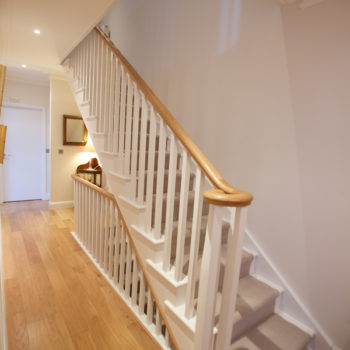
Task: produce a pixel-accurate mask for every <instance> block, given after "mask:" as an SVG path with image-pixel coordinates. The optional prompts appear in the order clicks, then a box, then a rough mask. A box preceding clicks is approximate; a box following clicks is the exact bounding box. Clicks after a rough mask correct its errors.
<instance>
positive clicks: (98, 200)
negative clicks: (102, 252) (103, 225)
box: [94, 192, 101, 257]
mask: <svg viewBox="0 0 350 350" xmlns="http://www.w3.org/2000/svg"><path fill="white" fill-rule="evenodd" d="M95 202H96V211H95V213H96V214H95V215H96V218H95V227H94V230H95V243H94V245H95V249H94V251H95V257H98V253H99V239H98V236H99V235H98V233H99V227H100V217H101V196H100V194H99V192H96V195H95Z"/></svg>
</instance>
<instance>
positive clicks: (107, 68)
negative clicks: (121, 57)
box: [103, 45, 111, 149]
mask: <svg viewBox="0 0 350 350" xmlns="http://www.w3.org/2000/svg"><path fill="white" fill-rule="evenodd" d="M105 51H106V53H105V60H104V64H105V76H104V109H103V117H104V128H103V132H104V133H108V129H109V101H110V98H109V93H110V83H111V61H110V55H111V54H110V52H109V49H108V46H107V45H105ZM104 146H105V149H106V143H105V145H104Z"/></svg>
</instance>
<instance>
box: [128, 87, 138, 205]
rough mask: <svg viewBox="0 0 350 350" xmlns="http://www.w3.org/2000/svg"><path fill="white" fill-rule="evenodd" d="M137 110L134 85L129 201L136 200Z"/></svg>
mask: <svg viewBox="0 0 350 350" xmlns="http://www.w3.org/2000/svg"><path fill="white" fill-rule="evenodd" d="M139 110H140V93H139V91H138V89H137V87H136V85H135V83H134V114H133V130H132V147H131V172H130V176H131V183H130V191H131V193H130V199H131V200H132V201H134V200H136V177H137V157H138V141H139V121H140V117H139V113H140V112H139Z"/></svg>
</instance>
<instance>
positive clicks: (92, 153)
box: [84, 134, 100, 167]
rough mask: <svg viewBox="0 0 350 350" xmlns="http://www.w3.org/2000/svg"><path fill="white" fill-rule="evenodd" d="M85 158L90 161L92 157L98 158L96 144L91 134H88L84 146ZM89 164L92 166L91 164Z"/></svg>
mask: <svg viewBox="0 0 350 350" xmlns="http://www.w3.org/2000/svg"><path fill="white" fill-rule="evenodd" d="M85 157H86V158H85ZM84 158H85V159H86V162H90V161H91V158H97V159H98V156H97V154H96V150H95V147H94V144H93V143H92V140H91V137H90V135H89V134H88V140H87V142H86V145H85V147H84ZM98 161H100V160H99V159H98ZM89 166H90V167H91V164H90V165H89Z"/></svg>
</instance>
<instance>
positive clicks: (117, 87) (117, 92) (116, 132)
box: [112, 58, 122, 153]
mask: <svg viewBox="0 0 350 350" xmlns="http://www.w3.org/2000/svg"><path fill="white" fill-rule="evenodd" d="M115 61H116V72H115V92H114V125H113V148H112V152H115V153H117V152H118V151H119V121H120V89H121V73H122V71H121V65H120V63H119V60H118V59H117V58H116V59H115Z"/></svg>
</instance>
